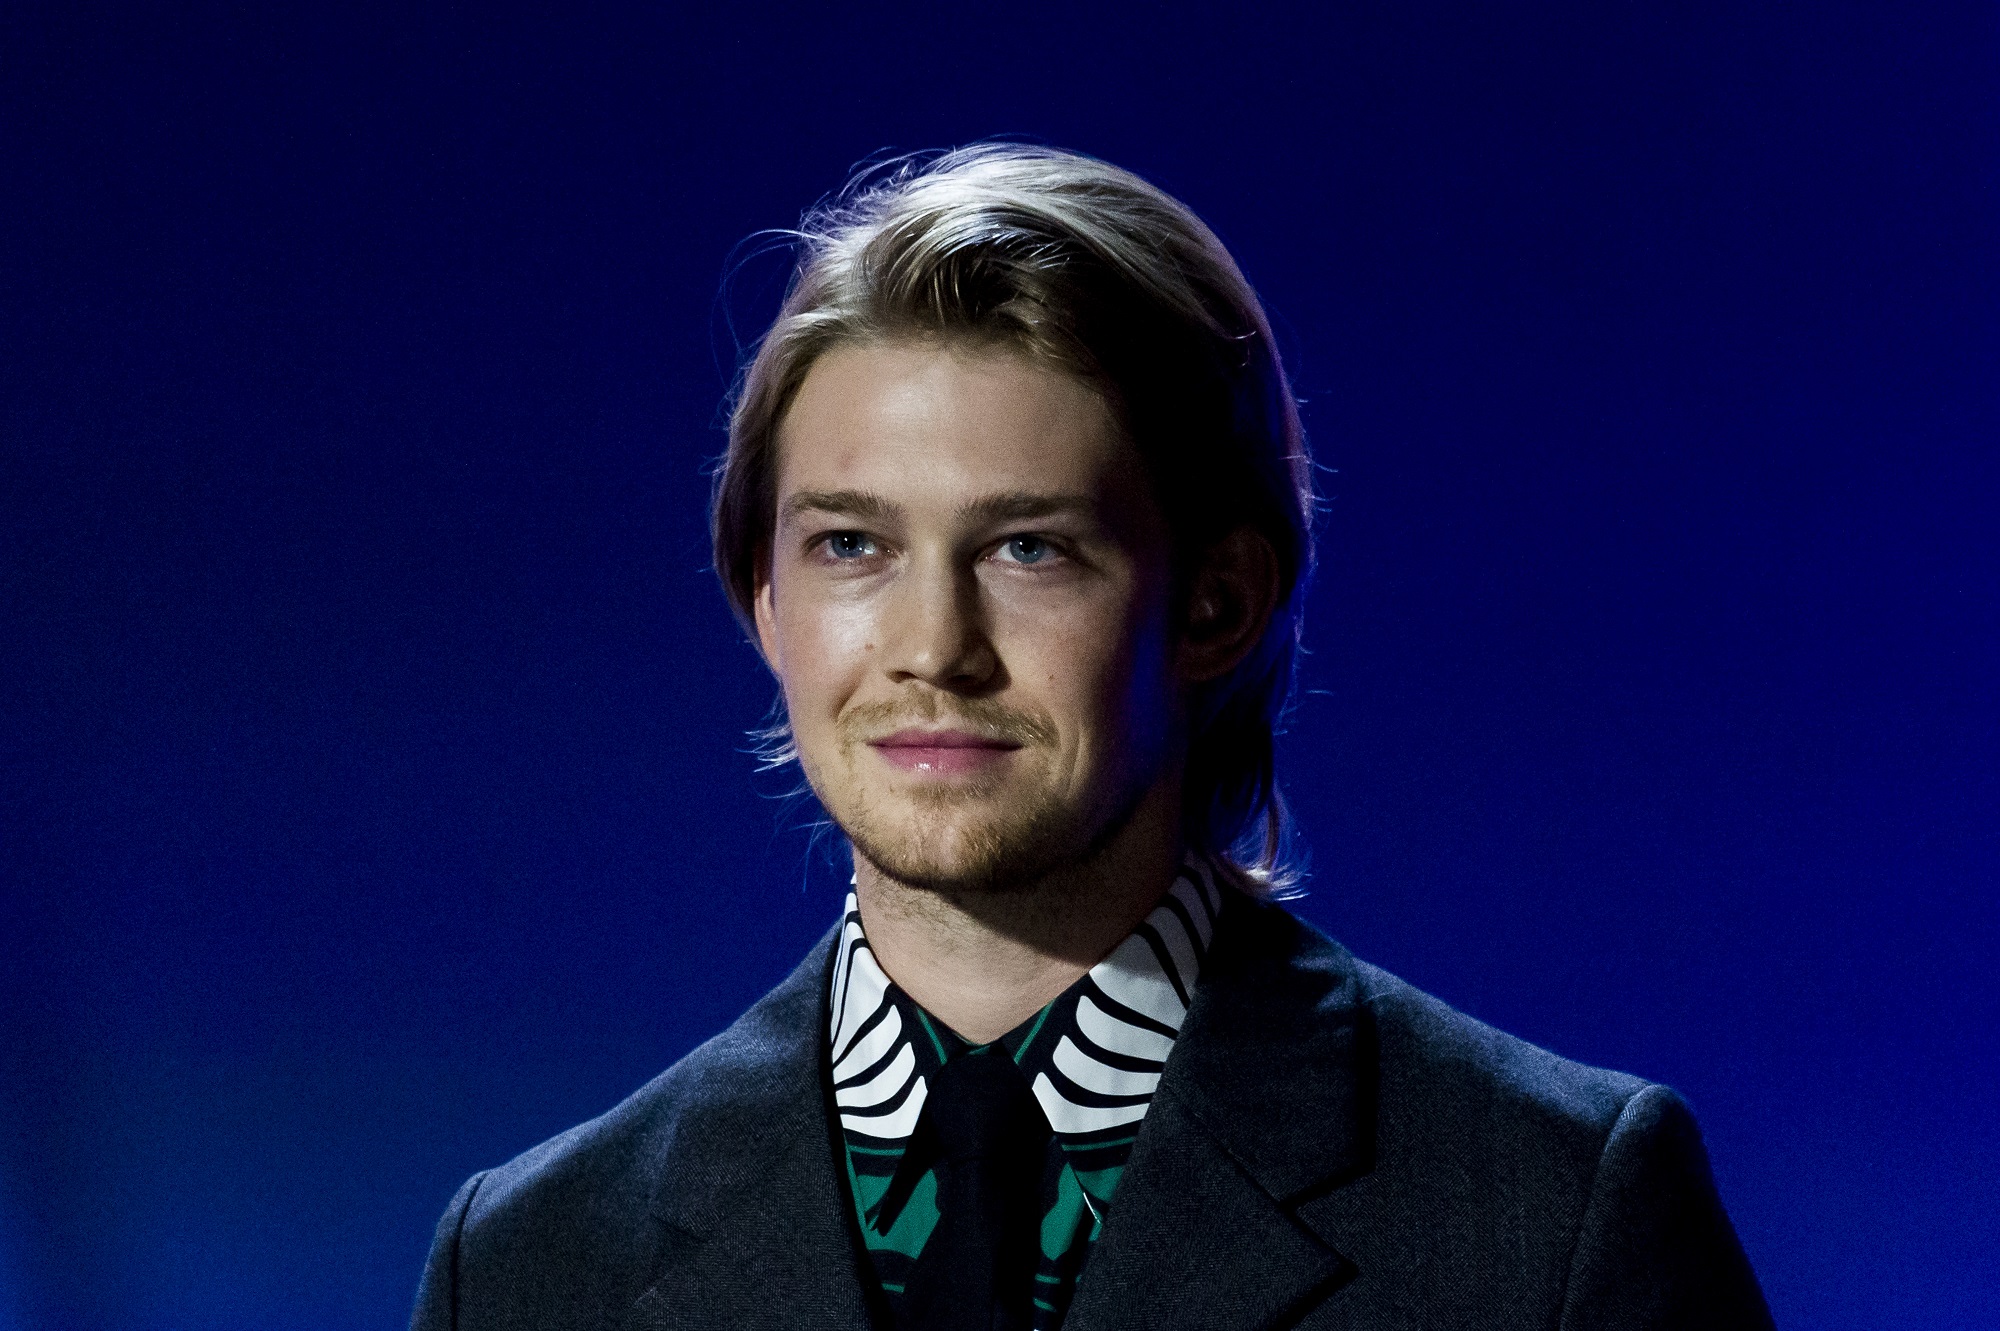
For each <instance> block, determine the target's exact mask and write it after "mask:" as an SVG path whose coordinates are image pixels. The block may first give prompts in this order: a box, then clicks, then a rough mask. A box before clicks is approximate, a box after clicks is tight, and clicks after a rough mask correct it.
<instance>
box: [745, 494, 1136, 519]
mask: <svg viewBox="0 0 2000 1331" xmlns="http://www.w3.org/2000/svg"><path fill="white" fill-rule="evenodd" d="M1096 510H1097V505H1096V504H1095V503H1094V502H1092V501H1091V500H1090V499H1089V498H1088V497H1086V496H1084V495H1066V494H1035V493H1033V492H1031V491H1026V490H1016V491H1012V492H1009V493H1006V494H996V495H987V496H985V497H984V498H981V499H975V500H973V501H972V502H971V503H969V504H962V505H960V506H959V510H958V514H957V516H958V517H960V518H962V519H966V520H969V521H973V522H1020V521H1027V520H1031V519H1034V518H1047V517H1054V516H1056V515H1058V514H1065V513H1081V514H1086V515H1087V514H1091V513H1094V512H1096ZM807 513H827V514H832V515H834V516H837V517H851V518H859V519H861V520H862V521H864V522H890V521H893V520H894V519H896V518H897V517H899V516H900V515H901V513H902V508H901V506H899V505H897V504H892V503H890V502H889V501H888V500H887V499H884V498H883V497H882V496H881V495H878V494H875V493H873V492H872V491H868V490H800V491H797V492H796V493H794V494H791V495H788V496H787V497H786V499H785V504H784V512H783V516H784V517H786V518H788V519H796V518H799V517H803V516H804V515H805V514H807Z"/></svg>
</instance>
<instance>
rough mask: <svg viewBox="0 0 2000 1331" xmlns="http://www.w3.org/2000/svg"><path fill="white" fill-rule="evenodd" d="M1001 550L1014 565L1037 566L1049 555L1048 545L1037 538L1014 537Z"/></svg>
mask: <svg viewBox="0 0 2000 1331" xmlns="http://www.w3.org/2000/svg"><path fill="white" fill-rule="evenodd" d="M1001 548H1002V549H1004V550H1006V552H1007V556H1008V558H1010V559H1012V560H1013V561H1014V562H1015V563H1016V564H1039V563H1041V562H1042V561H1043V560H1044V559H1046V558H1048V555H1049V543H1048V542H1047V541H1045V540H1043V539H1042V538H1041V537H1039V536H1016V537H1013V538H1012V539H1010V540H1009V541H1008V542H1007V544H1006V545H1005V546H1003V547H1001Z"/></svg>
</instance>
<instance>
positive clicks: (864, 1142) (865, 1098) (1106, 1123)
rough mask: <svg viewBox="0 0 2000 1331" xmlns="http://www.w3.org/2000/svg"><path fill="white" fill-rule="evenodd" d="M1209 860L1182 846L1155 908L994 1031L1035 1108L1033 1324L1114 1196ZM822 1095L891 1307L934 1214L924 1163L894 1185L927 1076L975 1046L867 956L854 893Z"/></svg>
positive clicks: (1162, 1046) (897, 1304)
mask: <svg viewBox="0 0 2000 1331" xmlns="http://www.w3.org/2000/svg"><path fill="white" fill-rule="evenodd" d="M1221 904H1222V898H1221V895H1220V893H1219V892H1218V890H1217V888H1216V885H1215V881H1214V875H1213V871H1212V870H1211V869H1210V868H1209V867H1208V866H1207V865H1206V864H1205V863H1203V862H1201V861H1199V860H1198V859H1196V858H1194V857H1192V856H1190V857H1189V859H1188V860H1187V862H1186V863H1185V864H1184V865H1183V867H1182V869H1181V872H1180V874H1179V876H1178V877H1176V879H1175V880H1174V883H1173V886H1172V887H1171V888H1170V889H1169V890H1168V892H1167V894H1166V896H1164V897H1162V898H1161V900H1160V904H1159V905H1158V906H1156V907H1154V909H1153V911H1152V913H1151V914H1149V915H1148V916H1147V917H1146V919H1145V920H1144V921H1143V922H1142V923H1141V924H1140V925H1139V927H1138V928H1137V929H1135V930H1133V931H1132V933H1131V935H1130V936H1129V937H1127V938H1126V939H1125V941H1124V942H1123V943H1121V944H1119V946H1118V947H1117V948H1116V949H1114V950H1113V951H1112V953H1111V955H1110V956H1108V957H1106V958H1105V959H1104V960H1103V961H1101V962H1099V963H1098V964H1097V965H1096V966H1094V967H1092V968H1091V969H1090V971H1089V973H1088V974H1086V975H1085V976H1084V977H1083V978H1082V979H1080V980H1078V981H1077V982H1076V983H1075V984H1074V985H1071V986H1070V987H1069V989H1067V990H1065V991H1064V992H1063V993H1062V995H1061V996H1059V997H1058V998H1056V999H1055V1001H1054V1002H1052V1003H1050V1004H1049V1005H1048V1006H1047V1007H1045V1008H1043V1009H1042V1010H1041V1011H1040V1012H1039V1013H1037V1014H1036V1015H1035V1016H1034V1017H1032V1018H1030V1019H1029V1020H1028V1021H1025V1022H1023V1023H1022V1024H1021V1025H1020V1026H1019V1027H1017V1028H1016V1029H1014V1030H1012V1031H1010V1032H1008V1033H1007V1034H1006V1035H1004V1036H1002V1037H1001V1038H1000V1040H999V1041H998V1042H997V1043H998V1044H999V1045H1000V1046H1002V1047H1003V1048H1004V1049H1005V1050H1006V1051H1007V1053H1009V1054H1011V1055H1012V1056H1013V1058H1014V1061H1015V1063H1016V1064H1018V1065H1019V1067H1020V1068H1021V1071H1022V1073H1023V1074H1024V1075H1025V1076H1026V1077H1027V1080H1028V1084H1029V1085H1030V1086H1031V1087H1032V1088H1033V1090H1034V1094H1035V1099H1036V1101H1037V1102H1038V1103H1039V1104H1040V1105H1041V1107H1042V1112H1043V1114H1044V1115H1046V1116H1047V1118H1048V1121H1049V1127H1050V1128H1051V1130H1052V1133H1053V1135H1052V1137H1051V1141H1050V1146H1049V1153H1048V1157H1047V1159H1046V1161H1045V1162H1044V1168H1043V1176H1042V1221H1041V1244H1040V1254H1041V1257H1040V1262H1039V1265H1038V1269H1037V1270H1036V1273H1035V1282H1036V1297H1035V1308H1036V1316H1035V1327H1036V1331H1054V1328H1056V1327H1057V1326H1059V1325H1061V1323H1062V1319H1063V1315H1064V1313H1065V1312H1067V1311H1068V1308H1069V1303H1070V1298H1071V1296H1072V1295H1073V1294H1074V1293H1075V1291H1076V1282H1077V1279H1078V1277H1079V1276H1080V1275H1081V1274H1082V1271H1083V1266H1084V1261H1085V1259H1086V1258H1087V1257H1088V1256H1089V1255H1090V1248H1091V1245H1092V1244H1093V1243H1094V1242H1095V1241H1096V1239H1097V1236H1098V1234H1099V1233H1101V1232H1102V1230H1103V1227H1104V1217H1105V1215H1106V1213H1107V1209H1108V1208H1109V1206H1110V1204H1111V1197H1112V1193H1113V1192H1114V1191H1115V1190H1116V1188H1117V1186H1118V1179H1119V1176H1120V1175H1121V1174H1122V1173H1123V1172H1124V1169H1125V1162H1126V1160H1127V1159H1128V1158H1130V1156H1131V1153H1132V1143H1133V1141H1134V1139H1135V1138H1136V1137H1137V1136H1138V1132H1139V1125H1140V1123H1141V1121H1142V1120H1143V1119H1144V1118H1145V1116H1146V1109H1147V1107H1148V1106H1149V1105H1150V1104H1151V1103H1152V1099H1153V1091H1154V1088H1155V1087H1157V1086H1158V1084H1159V1080H1160V1072H1161V1069H1162V1068H1163V1067H1164V1066H1165V1064H1166V1060H1167V1055H1168V1054H1169V1053H1170V1052H1171V1051H1172V1049H1173V1043H1174V1037H1175V1036H1176V1035H1177V1034H1178V1033H1179V1032H1180V1028H1181V1023H1182V1021H1184V1020H1185V1019H1186V1016H1187V1008H1188V1002H1189V1000H1190V998H1191V997H1192V995H1193V990H1194V984H1195V981H1196V979H1197V978H1198V977H1199V975H1200V973H1201V964H1202V960H1203V958H1204V957H1205V956H1206V954H1207V951H1208V942H1209V939H1210V937H1211V936H1212V934H1213V932H1214V927H1215V916H1216V912H1217V911H1218V910H1219V909H1220V908H1221ZM828 1027H829V1032H830V1036H831V1041H832V1043H831V1046H830V1047H831V1051H832V1061H833V1096H834V1106H835V1110H836V1112H837V1113H838V1114H839V1116H840V1128H841V1136H842V1139H843V1141H844V1143H845V1146H846V1157H847V1181H848V1186H849V1189H850V1196H851V1197H852V1199H853V1204H854V1207H855V1212H856V1215H857V1217H858V1219H859V1221H860V1226H861V1233H862V1237H863V1239H864V1241H865V1243H866V1246H867V1250H868V1256H869V1261H870V1266H871V1267H872V1272H871V1274H872V1275H873V1277H874V1279H875V1282H876V1283H877V1285H878V1286H879V1288H880V1289H881V1292H882V1294H883V1297H884V1301H885V1302H886V1303H887V1305H888V1307H889V1309H890V1312H891V1315H892V1316H893V1317H894V1318H895V1319H896V1321H897V1322H898V1323H900V1322H901V1321H902V1320H903V1316H902V1307H901V1300H902V1294H903V1289H904V1287H905V1285H906V1284H907V1283H908V1281H909V1277H910V1272H911V1270H912V1268H913V1267H914V1266H915V1265H916V1261H917V1257H918V1255H919V1254H921V1253H922V1252H923V1249H924V1244H925V1242H926V1241H927V1240H928V1239H929V1238H930V1234H931V1230H932V1229H933V1228H934V1227H935V1226H936V1225H937V1221H938V1209H937V1179H936V1175H935V1173H934V1172H933V1171H930V1170H925V1171H924V1173H923V1174H922V1175H921V1176H920V1177H919V1178H917V1179H916V1180H915V1182H914V1186H910V1183H911V1181H910V1180H907V1179H906V1180H905V1181H904V1186H902V1187H900V1188H898V1189H895V1190H894V1194H893V1195H892V1191H891V1187H890V1184H891V1182H892V1181H893V1180H894V1179H895V1178H896V1174H897V1168H898V1166H899V1165H900V1164H901V1163H902V1160H903V1155H904V1152H905V1150H906V1149H907V1148H908V1145H909V1142H910V1138H911V1136H912V1135H913V1134H914V1133H915V1131H916V1128H917V1123H918V1120H919V1118H920V1117H921V1115H922V1112H923V1104H924V1097H925V1094H926V1090H927V1087H928V1084H929V1078H930V1077H931V1075H932V1074H934V1073H935V1072H936V1071H937V1070H938V1069H939V1068H940V1067H942V1066H943V1065H944V1064H945V1063H946V1062H947V1061H949V1060H951V1059H953V1058H957V1057H959V1056H960V1055H962V1054H966V1053H969V1052H972V1051H974V1050H975V1049H984V1048H987V1047H988V1046H984V1045H979V1046H975V1045H972V1044H969V1043H967V1042H966V1041H964V1040H962V1039H960V1038H959V1037H958V1036H957V1035H956V1034H954V1033H953V1032H952V1031H951V1030H950V1029H949V1028H948V1027H946V1026H945V1025H944V1024H943V1023H942V1022H939V1021H937V1020H935V1019H933V1018H932V1017H931V1016H930V1014H928V1013H926V1012H925V1011H924V1010H923V1009H922V1008H921V1007H919V1006H918V1005H917V1003H916V1002H915V1000H913V999H912V998H910V996H909V995H908V994H906V993H904V992H903V991H902V989H901V988H900V987H898V986H897V985H896V984H895V983H894V982H892V981H891V980H890V979H889V978H888V976H887V975H885V974H884V973H883V971H882V968H881V967H880V966H879V965H878V964H877V963H876V961H875V957H874V954H873V952H871V951H870V949H869V947H868V939H867V937H866V935H865V934H864V933H863V932H862V928H861V915H860V911H859V909H858V907H857V906H856V903H855V898H854V896H853V894H851V893H850V894H849V895H848V898H847V913H846V920H845V922H844V923H843V925H842V928H841V939H840V955H839V958H838V960H837V961H836V963H835V966H834V971H833V988H832V992H831V994H830V995H829V996H828Z"/></svg>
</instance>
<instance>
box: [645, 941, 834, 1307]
mask: <svg viewBox="0 0 2000 1331" xmlns="http://www.w3.org/2000/svg"><path fill="white" fill-rule="evenodd" d="M833 942H834V936H833V935H832V934H829V935H828V936H827V938H826V939H825V940H823V941H822V943H821V944H820V946H819V947H818V948H816V949H815V950H814V951H813V952H812V954H811V955H809V956H808V957H807V958H806V960H805V961H804V962H803V963H801V964H800V966H799V968H798V969H797V970H796V971H794V972H793V973H792V975H791V977H790V978H789V979H787V980H786V981H785V982H784V983H783V984H781V985H779V986H778V988H776V989H774V990H773V991H772V992H771V993H770V994H769V995H768V996H767V997H766V998H765V999H764V1000H763V1001H761V1002H760V1003H758V1004H757V1006H756V1007H754V1008H752V1009H751V1010H750V1011H749V1012H748V1013H746V1014H745V1015H744V1017H743V1019H742V1020H741V1021H739V1022H738V1023H737V1024H736V1025H735V1026H734V1027H732V1028H731V1030H730V1031H729V1032H728V1033H727V1034H726V1035H724V1036H723V1037H721V1038H722V1039H725V1040H735V1041H737V1042H738V1043H739V1044H742V1045H743V1046H744V1047H745V1050H746V1053H747V1055H748V1056H746V1057H742V1058H740V1059H735V1060H732V1064H731V1073H732V1075H731V1078H730V1084H729V1085H727V1086H726V1087H720V1088H717V1094H716V1095H715V1098H714V1102H713V1103H707V1104H703V1105H701V1106H700V1107H699V1109H698V1111H697V1110H696V1109H694V1108H692V1107H691V1109H690V1111H688V1112H684V1113H683V1114H682V1115H681V1116H680V1117H679V1119H678V1121H677V1122H676V1124H675V1126H674V1130H673V1134H672V1138H671V1140H670V1141H669V1143H668V1147H667V1149H666V1151H665V1152H664V1153H663V1158H662V1161H661V1175H660V1178H659V1181H658V1184H657V1186H656V1188H655V1191H654V1199H653V1212H654V1215H655V1216H656V1218H657V1219H658V1220H659V1222H660V1223H661V1224H662V1225H663V1226H665V1234H664V1240H663V1245H662V1250H661V1259H660V1270H661V1271H662V1273H663V1274H661V1275H660V1277H659V1278H658V1279H657V1281H656V1283H654V1284H653V1285H652V1287H651V1288H649V1289H648V1290H647V1291H646V1293H645V1294H644V1295H643V1296H642V1297H641V1298H640V1299H639V1301H638V1302H637V1303H636V1304H635V1305H634V1306H633V1309H632V1316H631V1318H630V1319H629V1323H628V1324H629V1326H631V1327H632V1328H634V1331H637V1329H638V1328H647V1329H649V1331H669V1329H672V1331H694V1329H695V1328H709V1327H714V1328H722V1327H728V1328H741V1329H742V1331H755V1329H757V1328H771V1331H779V1329H780V1328H793V1327H798V1326H813V1327H828V1328H855V1329H856V1331H865V1328H867V1327H868V1326H869V1314H868V1309H867V1299H866V1296H865V1295H864V1293H863V1290H862V1285H861V1280H860V1268H859V1263H858V1259H857V1253H856V1249H855V1239H854V1236H853V1232H852V1221H851V1220H850V1218H849V1216H848V1202H847V1195H846V1189H845V1188H844V1186H843V1185H842V1183H841V1180H840V1178H839V1176H838V1174H837V1173H836V1172H835V1171H836V1169H837V1160H838V1156H837V1154H836V1149H837V1148H836V1144H835V1142H834V1140H833V1137H832V1126H831V1116H830V1115H829V1114H828V1113H827V1110H826V1105H827V1099H826V1095H825V1091H824V1088H823V1085H822V1075H823V1074H822V1070H821V1066H820V1065H821V1044H822V1041H821V1037H820V1027H821V1025H822V1024H823V1022H824V1020H825V994H826V976H827V968H828V966H829V965H830V964H831V960H832V955H833Z"/></svg>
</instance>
